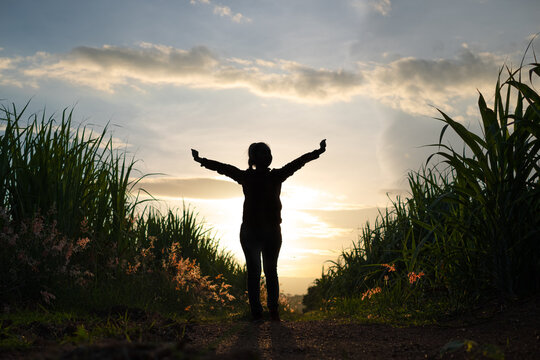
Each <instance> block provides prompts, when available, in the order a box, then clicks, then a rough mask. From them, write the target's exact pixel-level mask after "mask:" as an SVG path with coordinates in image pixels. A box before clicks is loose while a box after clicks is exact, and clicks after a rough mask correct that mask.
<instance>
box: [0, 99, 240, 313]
mask: <svg viewBox="0 0 540 360" xmlns="http://www.w3.org/2000/svg"><path fill="white" fill-rule="evenodd" d="M27 106H28V104H27ZM27 106H26V107H24V108H23V109H22V110H21V111H18V110H17V109H16V107H15V105H13V106H12V107H10V108H6V107H4V108H2V110H1V115H0V126H2V133H1V136H0V230H1V232H0V274H2V276H0V305H4V306H9V305H14V304H17V305H23V306H24V305H28V304H35V303H42V304H49V305H53V306H57V307H67V308H69V307H76V308H81V309H85V308H100V307H108V306H113V305H126V306H136V307H141V308H155V309H163V310H166V311H174V312H179V313H182V312H190V311H191V312H193V311H195V310H204V311H212V310H215V311H220V310H221V309H223V308H229V309H230V307H231V306H233V307H234V306H235V305H238V304H239V303H242V302H244V301H245V299H244V287H245V285H244V284H245V270H244V269H243V267H241V266H240V265H239V264H238V263H237V262H236V261H235V260H234V258H233V257H232V255H231V254H229V253H226V252H224V251H222V250H220V249H219V247H218V244H217V242H216V240H214V239H213V238H212V237H211V236H210V235H209V233H208V231H207V230H205V228H204V226H203V224H202V223H201V222H200V221H199V220H197V218H196V216H195V214H194V213H193V211H191V210H190V209H189V208H184V209H183V211H182V212H181V213H180V214H177V213H175V212H172V211H170V212H168V213H166V214H161V213H159V212H158V211H157V210H154V209H153V208H152V207H150V206H144V205H145V204H144V202H143V201H140V200H139V198H138V195H137V194H134V193H133V189H134V187H135V185H136V184H137V182H138V181H139V180H138V179H137V180H133V178H132V172H133V166H134V164H135V162H134V160H132V159H131V160H130V159H128V158H127V155H126V153H125V152H122V151H119V150H115V148H114V146H113V143H112V140H111V138H108V137H107V129H104V130H103V132H102V133H100V134H94V133H92V132H91V131H89V130H88V129H87V128H86V127H77V128H73V126H72V120H71V119H72V113H71V112H67V111H64V112H63V113H62V116H61V119H60V120H59V121H57V120H56V119H54V118H53V117H50V118H46V117H45V114H43V115H42V116H41V117H38V115H37V114H32V115H30V116H28V117H26V115H25V111H26V109H27ZM242 305H243V304H242Z"/></svg>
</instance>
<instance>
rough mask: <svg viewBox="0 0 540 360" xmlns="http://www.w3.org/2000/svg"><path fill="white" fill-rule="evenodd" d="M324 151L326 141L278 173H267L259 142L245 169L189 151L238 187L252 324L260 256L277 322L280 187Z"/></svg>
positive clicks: (258, 309) (267, 158)
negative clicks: (241, 202)
mask: <svg viewBox="0 0 540 360" xmlns="http://www.w3.org/2000/svg"><path fill="white" fill-rule="evenodd" d="M325 150H326V140H323V141H321V143H320V147H319V149H317V150H314V151H312V152H309V153H306V154H304V155H302V156H300V157H299V158H298V159H296V160H293V161H291V162H290V163H288V164H287V165H285V166H283V167H282V168H281V169H270V168H269V166H270V163H271V162H272V153H271V151H270V147H268V145H266V144H265V143H262V142H258V143H253V144H251V145H250V146H249V150H248V154H249V160H248V165H249V168H248V169H247V170H240V169H238V168H237V167H235V166H232V165H228V164H223V163H220V162H218V161H214V160H209V159H205V158H201V157H200V156H199V152H198V151H197V150H193V149H191V153H192V155H193V159H194V160H195V161H196V162H198V163H200V164H201V166H203V167H205V168H207V169H210V170H214V171H217V172H218V173H220V174H223V175H226V176H228V177H230V178H231V179H233V180H234V181H236V182H237V183H239V184H240V185H242V190H243V192H244V197H245V200H244V212H243V217H242V226H241V228H240V243H241V244H242V250H243V251H244V255H245V257H246V265H247V272H248V296H249V305H250V307H251V315H252V316H253V319H254V320H258V319H261V318H262V311H263V308H262V306H261V301H260V280H261V254H262V258H263V266H264V274H265V276H266V287H267V291H268V297H267V298H268V309H269V311H270V317H271V319H272V320H274V321H280V318H279V311H278V298H279V282H278V276H277V261H278V256H279V250H280V248H281V201H280V199H279V195H280V193H281V184H282V183H283V182H284V181H285V180H286V179H287V178H288V177H289V176H291V175H292V174H294V173H295V172H296V171H297V170H298V169H300V168H301V167H302V166H304V165H305V164H306V163H307V162H309V161H311V160H315V159H317V158H318V157H319V155H320V154H322V153H323V152H324V151H325Z"/></svg>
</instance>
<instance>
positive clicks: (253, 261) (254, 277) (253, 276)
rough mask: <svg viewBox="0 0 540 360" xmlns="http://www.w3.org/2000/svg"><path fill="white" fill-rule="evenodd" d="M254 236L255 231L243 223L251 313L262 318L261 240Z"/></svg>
mask: <svg viewBox="0 0 540 360" xmlns="http://www.w3.org/2000/svg"><path fill="white" fill-rule="evenodd" d="M257 240H258V239H256V238H255V237H254V234H253V231H250V229H248V228H246V227H245V226H244V225H242V228H241V230H240V243H241V244H242V250H243V251H244V256H245V257H246V266H247V273H248V283H247V288H248V297H249V306H250V308H251V315H252V316H253V318H254V319H260V318H261V316H262V311H263V308H262V306H261V294H260V293H261V246H260V241H257Z"/></svg>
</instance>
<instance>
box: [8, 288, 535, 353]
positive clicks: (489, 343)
mask: <svg viewBox="0 0 540 360" xmlns="http://www.w3.org/2000/svg"><path fill="white" fill-rule="evenodd" d="M538 300H539V299H538V298H536V299H533V300H529V301H527V302H525V303H522V304H519V305H518V306H513V307H511V308H508V309H504V311H501V310H500V309H499V310H495V311H494V310H493V309H491V310H490V311H482V312H479V313H480V314H483V316H480V317H478V315H475V316H472V315H470V316H461V317H459V318H454V319H452V320H448V321H445V322H443V323H440V324H438V325H429V326H405V327H397V326H391V325H384V324H366V323H358V322H353V321H348V320H346V319H339V320H328V319H326V320H313V321H302V320H296V321H282V322H280V323H276V322H270V321H263V322H259V323H253V322H249V321H245V320H244V321H238V320H237V321H229V322H220V323H188V324H183V325H180V324H178V323H175V322H173V321H171V320H168V319H163V318H154V319H153V320H151V321H152V322H153V324H155V325H156V326H152V327H151V329H152V330H149V331H147V332H145V333H144V334H141V336H139V338H138V339H135V340H133V339H132V341H131V342H128V341H126V340H125V339H114V338H112V339H106V340H100V341H98V342H94V343H93V344H91V345H78V346H76V345H73V344H64V345H59V344H58V342H57V341H56V342H55V341H53V340H52V338H54V337H55V336H52V335H51V334H52V333H53V332H54V331H60V332H61V331H69V329H68V330H65V329H63V330H62V329H56V330H55V329H54V328H52V329H51V328H47V326H46V325H43V324H41V325H39V324H37V325H36V326H35V328H33V329H31V330H32V333H33V336H34V337H36V336H37V337H38V338H37V340H36V341H35V342H34V345H33V346H32V347H31V348H30V349H27V350H24V351H23V350H19V351H11V352H4V353H3V354H2V353H0V358H3V359H23V358H24V359H58V358H60V359H440V358H442V359H479V358H491V359H502V358H504V359H540V311H539V310H540V304H539V301H538ZM477 314H478V312H477ZM141 321H150V319H147V318H145V315H144V314H143V315H141ZM75 325H76V324H68V326H70V327H71V330H73V328H74V327H75ZM28 331H30V330H28ZM36 334H37V335H36ZM40 334H41V335H40ZM456 340H460V341H461V343H460V342H454V343H453V344H451V345H454V346H451V345H447V344H449V342H451V341H456ZM463 340H470V342H468V343H463ZM445 345H447V350H448V351H444V347H445ZM460 345H463V346H460ZM467 349H468V351H467ZM450 350H454V351H450Z"/></svg>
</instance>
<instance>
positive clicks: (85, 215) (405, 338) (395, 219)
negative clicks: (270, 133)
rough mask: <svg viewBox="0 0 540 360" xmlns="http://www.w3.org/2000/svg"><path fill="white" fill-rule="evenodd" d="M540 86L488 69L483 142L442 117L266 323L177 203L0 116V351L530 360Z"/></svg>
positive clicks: (90, 139)
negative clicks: (382, 204) (413, 159)
mask: <svg viewBox="0 0 540 360" xmlns="http://www.w3.org/2000/svg"><path fill="white" fill-rule="evenodd" d="M522 76H524V77H525V78H526V79H522ZM539 76H540V64H537V63H534V64H531V65H528V66H525V67H522V68H520V69H519V70H517V71H512V70H510V69H506V68H503V69H502V70H501V74H500V76H499V80H498V81H497V84H496V87H495V92H494V103H493V105H492V106H491V107H490V106H488V105H487V103H486V101H485V99H484V96H483V95H480V96H479V101H478V110H479V114H480V119H481V130H482V133H481V134H476V133H475V132H473V131H471V130H469V129H467V128H466V127H465V126H464V125H463V124H461V123H459V122H457V121H454V120H453V119H452V118H451V117H450V116H448V115H447V114H445V113H443V112H441V118H440V119H439V120H440V121H441V125H442V129H441V133H440V138H439V139H438V142H437V143H435V144H433V145H432V146H433V149H434V151H433V155H432V156H430V157H429V158H428V159H426V163H425V165H424V167H422V168H421V170H419V171H417V172H412V173H410V174H409V176H408V180H409V195H408V196H406V197H403V198H397V199H395V201H394V203H393V206H392V207H390V208H388V209H387V211H386V212H385V213H383V214H381V215H380V217H379V218H378V220H377V221H376V222H375V224H366V226H365V227H364V229H363V232H362V234H361V236H360V237H359V239H358V241H357V242H356V243H355V244H354V246H353V248H352V249H350V250H345V251H343V253H342V254H341V256H340V257H339V258H338V259H337V260H335V261H334V263H333V265H332V266H331V267H329V268H328V269H327V271H325V272H324V273H323V274H321V277H320V278H319V279H317V280H316V284H315V286H313V287H311V288H310V289H309V291H308V294H307V295H306V296H305V297H304V299H303V303H304V305H305V307H306V310H307V311H306V313H305V314H302V315H300V314H296V313H294V312H292V311H291V309H290V307H289V305H288V303H287V299H286V298H285V297H282V299H281V307H282V309H281V310H282V313H283V314H284V315H283V318H284V321H283V322H282V323H281V324H272V323H268V322H263V323H260V324H252V323H250V322H249V321H248V319H249V317H248V313H247V305H246V295H245V283H246V270H245V269H244V267H242V266H241V265H239V264H238V263H237V262H236V261H235V260H234V258H233V257H232V256H231V254H229V253H227V252H226V251H223V250H221V249H220V248H219V246H218V242H217V240H216V239H214V238H212V237H211V236H210V233H209V232H208V230H207V228H206V227H205V225H204V224H203V223H202V222H201V221H199V220H198V217H197V215H196V213H195V212H194V211H193V210H192V209H191V208H190V207H189V206H188V205H186V206H185V207H184V208H183V209H171V210H170V211H168V212H165V213H160V212H159V211H157V210H155V209H154V208H153V207H152V206H151V203H150V202H144V201H141V200H140V198H139V195H140V194H137V193H135V192H134V190H133V189H135V188H136V185H137V183H138V181H140V179H142V178H143V177H144V176H143V177H138V178H137V177H135V176H134V174H135V170H134V169H135V165H136V161H135V160H134V159H130V158H129V157H128V155H127V153H126V152H125V151H123V150H122V149H119V148H116V147H115V145H114V143H113V141H112V138H110V137H109V135H108V132H107V129H105V130H103V131H102V132H100V133H95V132H93V131H92V130H91V129H89V128H86V127H81V126H79V127H74V126H73V123H72V113H71V112H70V111H68V110H65V111H64V112H63V113H62V114H61V118H59V119H56V118H54V117H46V115H45V112H43V113H42V115H41V116H38V115H37V114H30V115H28V114H27V113H26V106H23V107H22V108H21V109H19V108H17V106H15V105H12V106H9V107H4V108H3V109H2V114H1V116H0V124H1V125H2V129H3V130H2V133H1V137H0V196H1V198H0V228H1V229H2V232H1V233H0V271H1V274H2V276H1V279H0V294H1V299H0V303H1V304H0V305H1V306H2V315H1V318H0V349H1V356H2V357H5V358H28V357H35V358H58V357H63V358H66V359H72V358H73V359H75V358H77V359H86V358H88V359H90V358H111V359H112V358H118V357H120V356H125V357H127V358H223V357H224V356H228V357H229V358H260V357H262V358H346V357H353V358H354V357H362V358H380V357H385V358H387V357H398V358H425V357H428V358H433V357H438V356H442V357H443V358H444V357H450V356H458V357H469V358H479V357H480V358H481V357H487V358H494V359H500V358H504V357H505V356H506V357H507V358H520V359H521V358H534V356H535V355H537V354H538V353H539V351H540V346H539V344H540V340H539V339H540V333H539V332H538V329H539V328H540V321H539V312H538V293H539V290H540V259H539V256H540V255H539V254H540V241H539V239H540V233H539V232H540V187H539V185H540V176H539V174H540V172H539V170H540V155H539V153H540V142H539V141H538V134H539V132H540V96H539V94H538V93H537V92H536V91H535V90H534V87H533V86H532V83H533V79H536V78H537V77H539ZM527 80H528V81H527ZM449 132H453V133H454V134H455V135H456V136H457V137H458V138H459V139H460V140H461V143H462V148H460V149H457V150H456V149H455V148H453V147H452V146H450V145H449V143H447V142H446V141H445V135H447V133H449ZM262 285H263V286H264V283H263V284H262ZM121 354H124V355H121ZM125 354H127V355H125Z"/></svg>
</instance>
